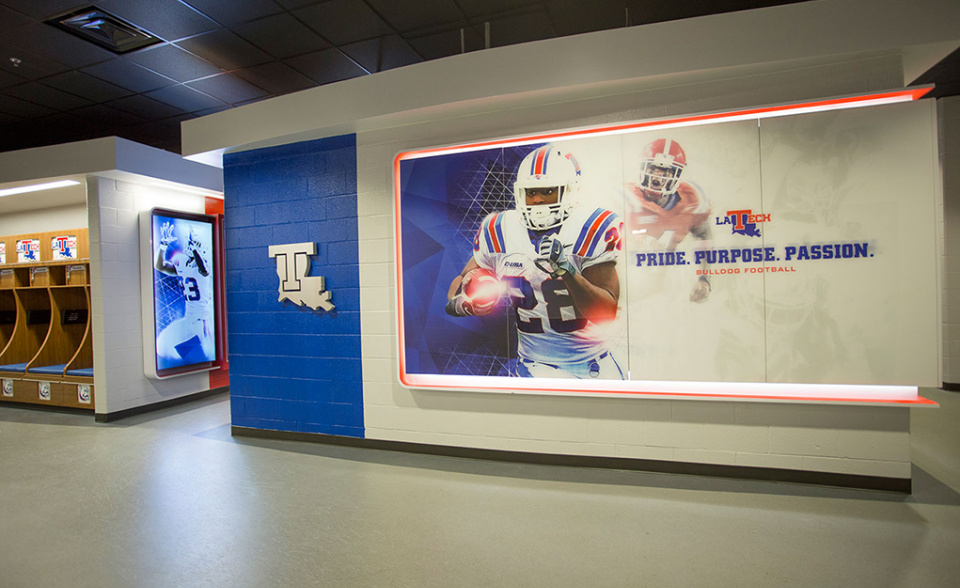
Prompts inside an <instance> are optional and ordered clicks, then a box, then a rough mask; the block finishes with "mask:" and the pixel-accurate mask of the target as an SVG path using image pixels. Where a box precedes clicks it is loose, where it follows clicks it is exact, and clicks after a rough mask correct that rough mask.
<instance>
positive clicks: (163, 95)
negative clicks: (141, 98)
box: [146, 86, 223, 112]
mask: <svg viewBox="0 0 960 588" xmlns="http://www.w3.org/2000/svg"><path fill="white" fill-rule="evenodd" d="M146 96H147V97H148V98H153V99H154V100H159V101H160V102H163V103H165V104H169V105H170V106H176V107H177V108H179V109H180V110H183V111H184V112H194V111H196V110H203V109H205V108H215V107H217V106H222V105H223V102H222V101H220V100H217V99H216V98H214V97H212V96H207V95H206V94H203V93H201V92H198V91H197V90H194V89H193V88H188V87H187V86H167V87H166V88H160V89H159V90H154V91H153V92H148V93H147V94H146Z"/></svg>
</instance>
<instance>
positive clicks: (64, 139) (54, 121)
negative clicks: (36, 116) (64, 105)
mask: <svg viewBox="0 0 960 588" xmlns="http://www.w3.org/2000/svg"><path fill="white" fill-rule="evenodd" d="M35 126H39V127H40V128H43V129H44V133H43V139H42V141H41V144H43V145H53V144H57V143H69V142H72V141H83V140H85V139H93V138H95V137H103V136H108V135H109V131H106V130H101V129H99V128H98V127H97V125H95V124H94V123H91V122H88V121H86V120H84V119H82V118H80V117H78V116H74V115H73V114H69V113H65V112H60V113H56V114H52V115H50V116H46V117H44V118H42V119H40V120H38V121H34V122H32V123H31V127H35Z"/></svg>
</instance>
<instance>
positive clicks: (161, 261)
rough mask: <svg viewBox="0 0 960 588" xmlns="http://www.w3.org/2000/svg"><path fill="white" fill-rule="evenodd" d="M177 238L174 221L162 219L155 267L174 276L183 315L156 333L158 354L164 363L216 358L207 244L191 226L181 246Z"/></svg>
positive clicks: (211, 278)
mask: <svg viewBox="0 0 960 588" xmlns="http://www.w3.org/2000/svg"><path fill="white" fill-rule="evenodd" d="M178 241H180V237H178V236H177V234H176V225H175V224H173V223H171V222H165V223H164V224H163V225H162V226H161V230H160V241H159V246H158V247H157V254H156V258H155V261H154V267H155V268H156V270H157V271H159V272H161V273H163V274H166V275H169V276H176V277H177V281H178V282H179V287H180V289H181V292H182V295H183V316H182V317H180V318H177V319H176V320H174V321H173V322H171V323H170V324H168V325H167V326H166V327H164V329H163V330H162V331H160V333H159V334H158V335H157V355H158V356H159V357H160V358H161V359H162V360H163V362H164V366H166V365H167V364H169V365H180V364H182V363H184V362H187V363H198V362H201V361H213V360H214V359H216V347H215V339H214V325H213V310H212V309H213V275H212V273H211V271H210V270H211V265H212V257H211V256H210V247H209V245H208V244H206V243H204V242H203V241H202V240H201V239H200V237H199V236H198V235H197V233H196V232H195V231H194V230H193V228H189V233H188V236H187V239H186V243H185V244H184V245H183V246H182V247H178V246H177V245H176V243H177V242H178Z"/></svg>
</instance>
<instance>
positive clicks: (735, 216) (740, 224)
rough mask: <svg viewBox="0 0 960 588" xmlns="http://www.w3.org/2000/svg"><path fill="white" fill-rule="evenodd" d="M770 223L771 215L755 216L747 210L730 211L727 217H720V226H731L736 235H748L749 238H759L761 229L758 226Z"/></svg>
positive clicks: (718, 218) (718, 220)
mask: <svg viewBox="0 0 960 588" xmlns="http://www.w3.org/2000/svg"><path fill="white" fill-rule="evenodd" d="M768 222H770V215H769V214H753V211H752V210H750V209H747V210H728V211H727V215H726V216H718V217H717V224H718V225H730V229H731V231H732V232H733V234H734V235H746V236H747V237H759V236H760V229H759V228H757V225H758V224H760V223H768Z"/></svg>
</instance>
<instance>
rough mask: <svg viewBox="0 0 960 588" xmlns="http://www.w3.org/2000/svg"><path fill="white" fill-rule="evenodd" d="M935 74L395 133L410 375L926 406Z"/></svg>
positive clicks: (931, 371)
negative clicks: (917, 79)
mask: <svg viewBox="0 0 960 588" xmlns="http://www.w3.org/2000/svg"><path fill="white" fill-rule="evenodd" d="M929 90H930V88H929V87H925V88H910V89H905V90H900V91H893V92H884V93H876V94H868V95H860V96H847V97H840V98H833V99H828V100H822V101H816V102H808V103H797V104H787V105H776V106H769V107H760V108H754V109H748V110H741V111H734V112H721V113H710V114H701V115H692V116H688V117H680V118H673V119H668V120H654V121H641V122H636V123H627V124H618V125H611V126H605V127H593V128H586V129H576V130H564V131H557V132H552V133H543V134H538V135H534V136H527V137H512V138H505V139H500V140H492V141H484V142H480V143H474V144H467V145H455V146H448V147H438V148H431V149H423V150H417V151H409V152H402V153H400V154H398V155H397V156H396V158H395V161H394V190H395V223H396V224H395V242H396V255H397V257H396V270H397V291H398V300H397V304H398V307H397V320H398V328H397V333H398V360H399V361H398V364H399V365H398V368H399V379H400V382H401V383H402V384H403V385H404V386H407V387H410V388H438V389H452V390H467V391H481V392H506V393H517V392H520V393H529V394H563V395H569V394H574V395H587V396H617V397H622V396H652V397H670V398H710V399H718V400H722V399H727V400H731V399H732V400H758V401H773V402H796V401H814V402H831V403H858V404H859V403H876V404H928V403H929V401H927V400H925V399H923V398H920V397H919V395H918V391H917V387H918V386H919V385H937V384H936V381H937V379H938V369H939V367H938V362H937V360H936V358H937V357H938V348H937V345H938V342H937V341H938V338H939V335H938V333H939V316H938V313H937V311H936V308H938V304H937V300H938V296H939V293H938V291H937V289H936V283H937V274H936V271H937V269H936V259H937V251H938V250H937V247H938V245H937V242H936V239H935V237H934V233H935V231H932V229H933V228H934V227H935V222H936V213H935V209H936V204H937V201H938V200H937V199H938V196H939V186H938V184H937V182H935V181H934V179H933V178H934V176H935V173H936V134H935V125H934V124H933V122H934V121H933V117H932V116H931V113H930V108H929V107H928V105H926V103H924V104H919V105H912V106H911V105H908V104H902V105H899V106H897V105H895V104H896V103H905V102H912V101H915V100H917V99H918V98H920V97H922V96H923V95H924V94H925V93H926V92H928V91H929ZM860 107H876V108H860ZM853 108H857V110H855V111H854V110H849V109H853ZM767 119H772V120H767ZM897 165H901V166H907V168H908V169H910V170H911V174H910V177H911V178H912V181H913V183H912V184H911V187H912V189H911V190H910V191H909V192H910V193H909V194H907V195H904V194H903V190H902V189H900V188H898V181H897V180H898V179H900V178H898V176H897V172H896V169H895V168H896V166H897ZM551 189H552V190H553V192H550V194H555V195H553V196H551V195H549V194H548V197H549V198H554V199H555V200H553V201H552V202H553V203H552V204H551V201H550V200H544V199H543V198H544V195H543V194H541V192H543V191H544V190H548V192H549V190H551ZM565 196H566V197H568V200H564V197H565ZM538 207H539V208H538ZM919 235H930V238H929V239H926V238H918V236H919ZM889 276H897V278H896V279H889ZM918 299H920V300H922V301H923V304H921V305H920V306H922V307H923V308H922V309H918V308H917V307H918V304H917V300H918ZM927 302H929V304H926V303H927ZM908 342H909V343H908ZM917 342H919V343H917ZM911 345H912V347H911Z"/></svg>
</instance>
